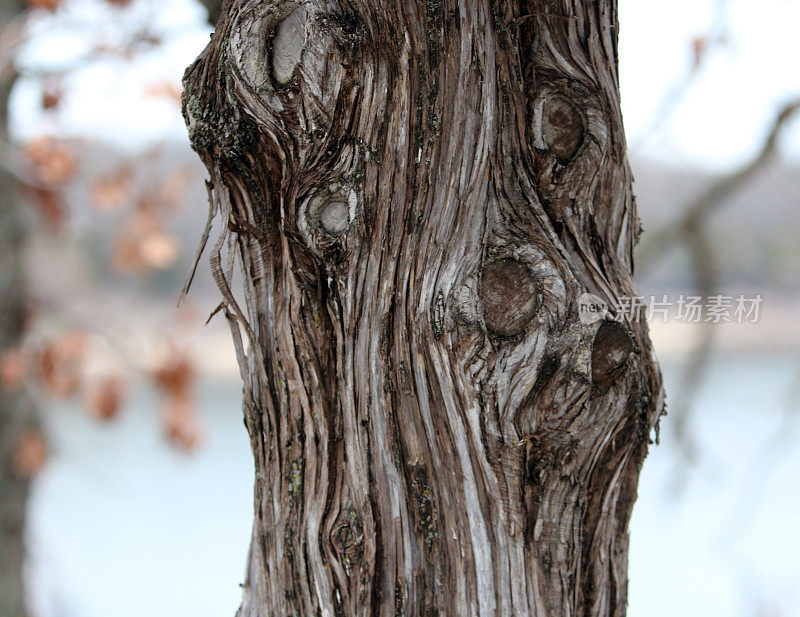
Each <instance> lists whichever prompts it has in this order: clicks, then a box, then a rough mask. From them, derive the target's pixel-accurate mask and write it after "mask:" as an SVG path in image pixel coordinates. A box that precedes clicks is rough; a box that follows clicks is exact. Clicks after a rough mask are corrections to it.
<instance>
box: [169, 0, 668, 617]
mask: <svg viewBox="0 0 800 617" xmlns="http://www.w3.org/2000/svg"><path fill="white" fill-rule="evenodd" d="M226 6H227V12H226V13H225V14H224V15H223V16H222V18H221V19H220V22H219V23H218V25H217V30H216V33H215V35H214V37H213V39H212V41H211V43H210V45H209V46H208V48H207V49H206V50H205V51H204V52H203V54H202V55H201V56H200V58H199V59H198V60H197V62H196V63H195V64H194V65H193V66H192V67H191V68H190V69H189V70H188V72H187V74H186V78H185V86H186V88H185V94H184V113H185V116H186V121H187V124H188V127H189V133H190V136H191V139H192V143H193V145H194V147H195V149H196V150H197V151H198V153H199V154H200V156H201V157H202V158H203V161H204V162H205V164H206V165H207V166H208V169H209V171H210V174H211V182H212V185H213V190H212V205H211V207H212V210H211V212H212V214H215V213H218V214H219V215H220V216H221V218H222V220H223V221H225V223H226V226H225V229H224V230H223V232H222V235H221V237H219V239H218V241H217V243H216V245H215V247H214V248H213V250H212V255H211V262H212V268H213V272H214V276H215V278H216V281H217V283H218V285H219V287H220V290H221V291H222V294H223V296H224V300H225V302H226V315H227V316H228V319H229V322H230V326H231V330H232V333H233V337H234V342H235V344H236V349H237V354H238V357H239V362H240V364H241V369H242V375H243V378H244V380H245V396H244V412H245V421H246V425H247V428H248V430H249V432H250V436H251V441H252V446H253V451H254V454H255V464H256V487H255V510H256V520H255V525H254V528H253V542H252V547H251V552H250V559H249V566H248V573H247V579H246V582H245V586H244V599H243V603H242V607H241V609H240V611H239V615H240V617H256V616H258V617H266V616H268V615H269V616H271V617H278V616H286V617H288V616H290V615H291V616H295V617H297V616H305V617H315V616H317V615H321V616H323V617H328V616H334V615H345V616H347V617H355V616H364V617H367V616H370V617H377V616H385V617H395V616H397V615H405V616H425V617H432V616H434V615H437V616H447V617H489V616H491V617H495V616H509V617H510V616H512V615H513V616H514V617H519V616H524V615H529V616H533V615H536V616H537V617H544V616H548V617H566V616H570V617H572V616H583V617H600V616H606V615H608V616H621V615H624V613H625V605H626V594H627V572H626V571H627V551H628V532H627V526H628V520H629V517H630V512H631V507H632V504H633V501H634V499H635V496H636V483H637V480H638V474H639V469H640V466H641V463H642V461H643V459H644V456H645V454H646V450H647V444H648V442H649V439H648V437H649V434H650V431H651V429H652V428H653V427H654V426H655V424H656V422H657V420H658V417H659V414H660V413H661V401H662V395H661V382H660V375H659V372H658V368H657V366H656V364H655V361H654V359H653V357H652V352H651V348H650V344H649V341H648V335H647V331H646V326H645V325H644V324H642V323H633V324H612V323H606V322H603V323H594V324H589V325H586V324H583V323H581V320H580V319H579V314H578V310H579V306H578V299H579V297H580V296H581V294H583V293H587V292H588V293H593V294H596V295H598V296H600V297H601V298H603V299H604V300H606V301H607V302H609V304H613V303H615V302H616V300H617V299H618V298H619V297H621V296H631V295H634V293H635V292H634V288H633V284H632V281H631V278H632V257H631V256H632V250H633V246H634V243H635V240H636V239H635V237H634V235H635V231H634V230H636V229H637V228H638V222H637V218H636V209H635V204H634V199H633V195H632V192H631V174H630V170H629V167H628V163H627V159H626V154H625V140H624V135H623V131H622V124H621V117H620V110H619V93H618V86H617V58H616V53H617V47H616V32H617V23H616V3H615V2H613V0H599V1H592V2H588V1H587V0H548V1H547V2H545V1H544V0H527V1H524V0H523V1H519V0H517V1H515V2H506V1H502V0H492V1H490V0H461V1H459V0H382V1H381V2H374V1H372V0H369V1H368V0H350V1H349V2H347V3H337V2H334V0H313V1H307V2H297V1H294V2H293V1H289V0H286V1H281V0H231V1H230V2H229V3H228V4H227V5H226ZM237 265H238V267H239V268H240V269H241V272H242V274H243V279H244V290H243V293H242V295H241V297H242V298H243V299H244V301H243V303H242V304H240V303H239V302H238V301H237V300H236V298H235V297H234V295H233V294H232V292H231V289H230V281H231V277H232V272H233V268H234V267H235V266H237Z"/></svg>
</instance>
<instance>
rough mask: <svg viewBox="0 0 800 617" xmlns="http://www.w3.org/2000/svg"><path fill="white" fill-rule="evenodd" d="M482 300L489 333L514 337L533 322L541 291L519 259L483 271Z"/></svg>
mask: <svg viewBox="0 0 800 617" xmlns="http://www.w3.org/2000/svg"><path fill="white" fill-rule="evenodd" d="M479 296H480V300H481V306H482V308H483V319H484V322H485V323H486V329H487V330H489V332H491V333H492V334H496V335H498V336H503V337H513V336H517V335H518V334H520V333H521V332H522V331H523V330H524V329H525V326H527V325H528V322H529V321H530V320H531V319H532V318H533V316H534V314H535V313H536V309H537V306H538V297H539V289H538V285H537V283H536V280H535V278H534V276H533V273H532V272H531V271H530V269H529V268H528V266H526V265H525V264H524V263H522V262H520V261H517V260H516V259H508V258H506V259H499V260H497V261H493V262H491V263H488V264H487V265H486V266H484V268H483V272H482V274H481V281H480V289H479Z"/></svg>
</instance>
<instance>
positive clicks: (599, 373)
mask: <svg viewBox="0 0 800 617" xmlns="http://www.w3.org/2000/svg"><path fill="white" fill-rule="evenodd" d="M633 350H634V343H633V339H631V337H630V335H629V334H628V333H627V332H626V331H625V329H624V328H623V327H622V326H620V325H619V324H618V323H616V322H613V321H604V322H603V323H602V324H600V327H599V328H598V329H597V332H596V333H595V335H594V342H593V343H592V381H593V382H594V383H595V384H597V385H598V386H600V387H605V386H607V385H609V384H610V383H611V382H612V381H613V380H614V379H615V378H616V377H617V375H618V374H619V371H620V369H621V368H622V367H623V366H624V364H625V362H626V360H627V359H628V354H630V353H631V352H632V351H633Z"/></svg>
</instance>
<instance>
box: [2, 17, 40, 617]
mask: <svg viewBox="0 0 800 617" xmlns="http://www.w3.org/2000/svg"><path fill="white" fill-rule="evenodd" d="M22 9H23V7H22V3H21V2H15V1H11V2H3V3H2V5H0V29H2V28H3V27H4V26H6V25H7V24H8V23H9V22H10V21H11V20H12V19H13V18H15V17H17V16H18V15H19V14H20V13H21V12H22ZM3 77H4V78H6V79H4V80H3V83H1V84H0V139H2V141H6V139H7V132H6V123H7V121H8V94H9V91H10V90H11V83H12V80H8V79H7V77H8V76H3ZM15 191H16V182H15V179H14V178H13V177H12V176H11V175H10V174H8V173H7V172H6V170H5V169H2V168H0V246H2V252H0V354H2V353H3V352H4V351H6V350H7V349H9V348H13V347H15V346H16V345H17V344H19V342H20V338H21V336H22V331H23V325H24V318H25V295H24V290H25V285H24V276H23V262H22V259H23V250H24V249H23V245H24V238H25V226H24V222H23V217H22V213H21V212H20V207H19V203H18V201H17V199H16V194H15ZM35 424H36V418H35V415H34V407H33V405H32V403H31V401H30V400H29V399H28V398H27V397H26V396H25V395H24V393H22V392H19V391H8V390H6V389H4V387H3V385H2V384H0V617H23V615H25V614H26V613H25V606H24V598H23V587H22V569H23V564H24V557H25V547H24V528H25V509H26V505H27V501H28V489H29V479H28V478H26V477H22V476H20V475H19V473H18V472H17V471H16V470H15V466H14V455H15V453H16V451H17V444H18V442H19V439H20V437H21V436H22V435H23V434H24V433H25V432H26V431H29V430H32V429H33V428H34V426H35Z"/></svg>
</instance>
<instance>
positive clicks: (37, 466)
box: [12, 430, 47, 478]
mask: <svg viewBox="0 0 800 617" xmlns="http://www.w3.org/2000/svg"><path fill="white" fill-rule="evenodd" d="M45 462H47V444H46V443H45V440H44V437H43V436H42V434H41V433H40V432H39V431H36V430H29V431H26V432H24V433H22V435H20V437H19V439H18V440H17V443H16V447H15V448H14V457H13V461H12V464H13V467H14V471H16V472H17V473H18V474H19V475H20V476H22V477H25V478H30V477H32V476H35V475H36V474H37V473H39V471H40V470H41V468H42V467H43V466H44V464H45Z"/></svg>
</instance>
